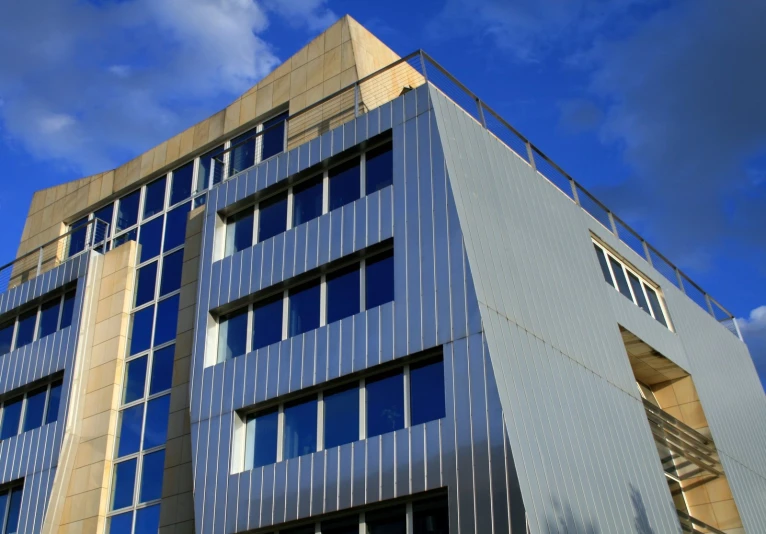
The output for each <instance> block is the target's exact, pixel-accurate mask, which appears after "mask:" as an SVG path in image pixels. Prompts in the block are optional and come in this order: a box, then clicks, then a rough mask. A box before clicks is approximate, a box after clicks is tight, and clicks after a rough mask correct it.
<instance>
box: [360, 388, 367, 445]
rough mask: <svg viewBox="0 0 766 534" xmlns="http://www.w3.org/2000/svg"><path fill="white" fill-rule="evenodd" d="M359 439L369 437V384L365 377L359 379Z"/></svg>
mask: <svg viewBox="0 0 766 534" xmlns="http://www.w3.org/2000/svg"><path fill="white" fill-rule="evenodd" d="M359 439H360V440H361V439H367V386H366V381H365V379H364V378H361V379H360V380H359Z"/></svg>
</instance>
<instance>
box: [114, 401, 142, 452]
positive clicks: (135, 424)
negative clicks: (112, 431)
mask: <svg viewBox="0 0 766 534" xmlns="http://www.w3.org/2000/svg"><path fill="white" fill-rule="evenodd" d="M143 419H144V405H143V404H138V405H136V406H131V407H130V408H127V409H125V410H122V411H121V412H120V425H119V427H118V432H119V434H118V435H117V457H118V458H121V457H123V456H125V455H128V454H133V453H134V452H136V451H138V449H139V448H140V447H141V423H142V422H143Z"/></svg>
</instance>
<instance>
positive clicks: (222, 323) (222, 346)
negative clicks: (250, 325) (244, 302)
mask: <svg viewBox="0 0 766 534" xmlns="http://www.w3.org/2000/svg"><path fill="white" fill-rule="evenodd" d="M245 352H247V309H244V310H239V311H236V312H234V313H230V314H229V315H224V316H223V317H221V318H220V319H219V321H218V361H219V362H222V361H225V360H229V359H231V358H236V357H237V356H242V355H243V354H245Z"/></svg>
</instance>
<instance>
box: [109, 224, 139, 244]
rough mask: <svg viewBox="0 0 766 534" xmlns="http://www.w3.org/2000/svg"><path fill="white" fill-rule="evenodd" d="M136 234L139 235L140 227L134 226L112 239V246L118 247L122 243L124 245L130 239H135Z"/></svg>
mask: <svg viewBox="0 0 766 534" xmlns="http://www.w3.org/2000/svg"><path fill="white" fill-rule="evenodd" d="M136 236H138V228H133V229H132V230H130V231H129V232H125V233H124V234H120V235H118V236H117V237H115V238H114V240H113V241H112V248H117V247H119V246H120V245H124V244H125V243H127V242H128V241H135V240H136Z"/></svg>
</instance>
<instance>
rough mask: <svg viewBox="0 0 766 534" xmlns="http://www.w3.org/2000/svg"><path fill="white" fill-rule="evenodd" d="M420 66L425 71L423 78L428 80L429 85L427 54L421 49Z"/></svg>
mask: <svg viewBox="0 0 766 534" xmlns="http://www.w3.org/2000/svg"><path fill="white" fill-rule="evenodd" d="M419 55H420V68H421V70H422V71H423V79H424V80H425V82H426V85H428V69H427V68H426V56H425V54H424V53H423V50H422V49H421V50H420V53H419Z"/></svg>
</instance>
